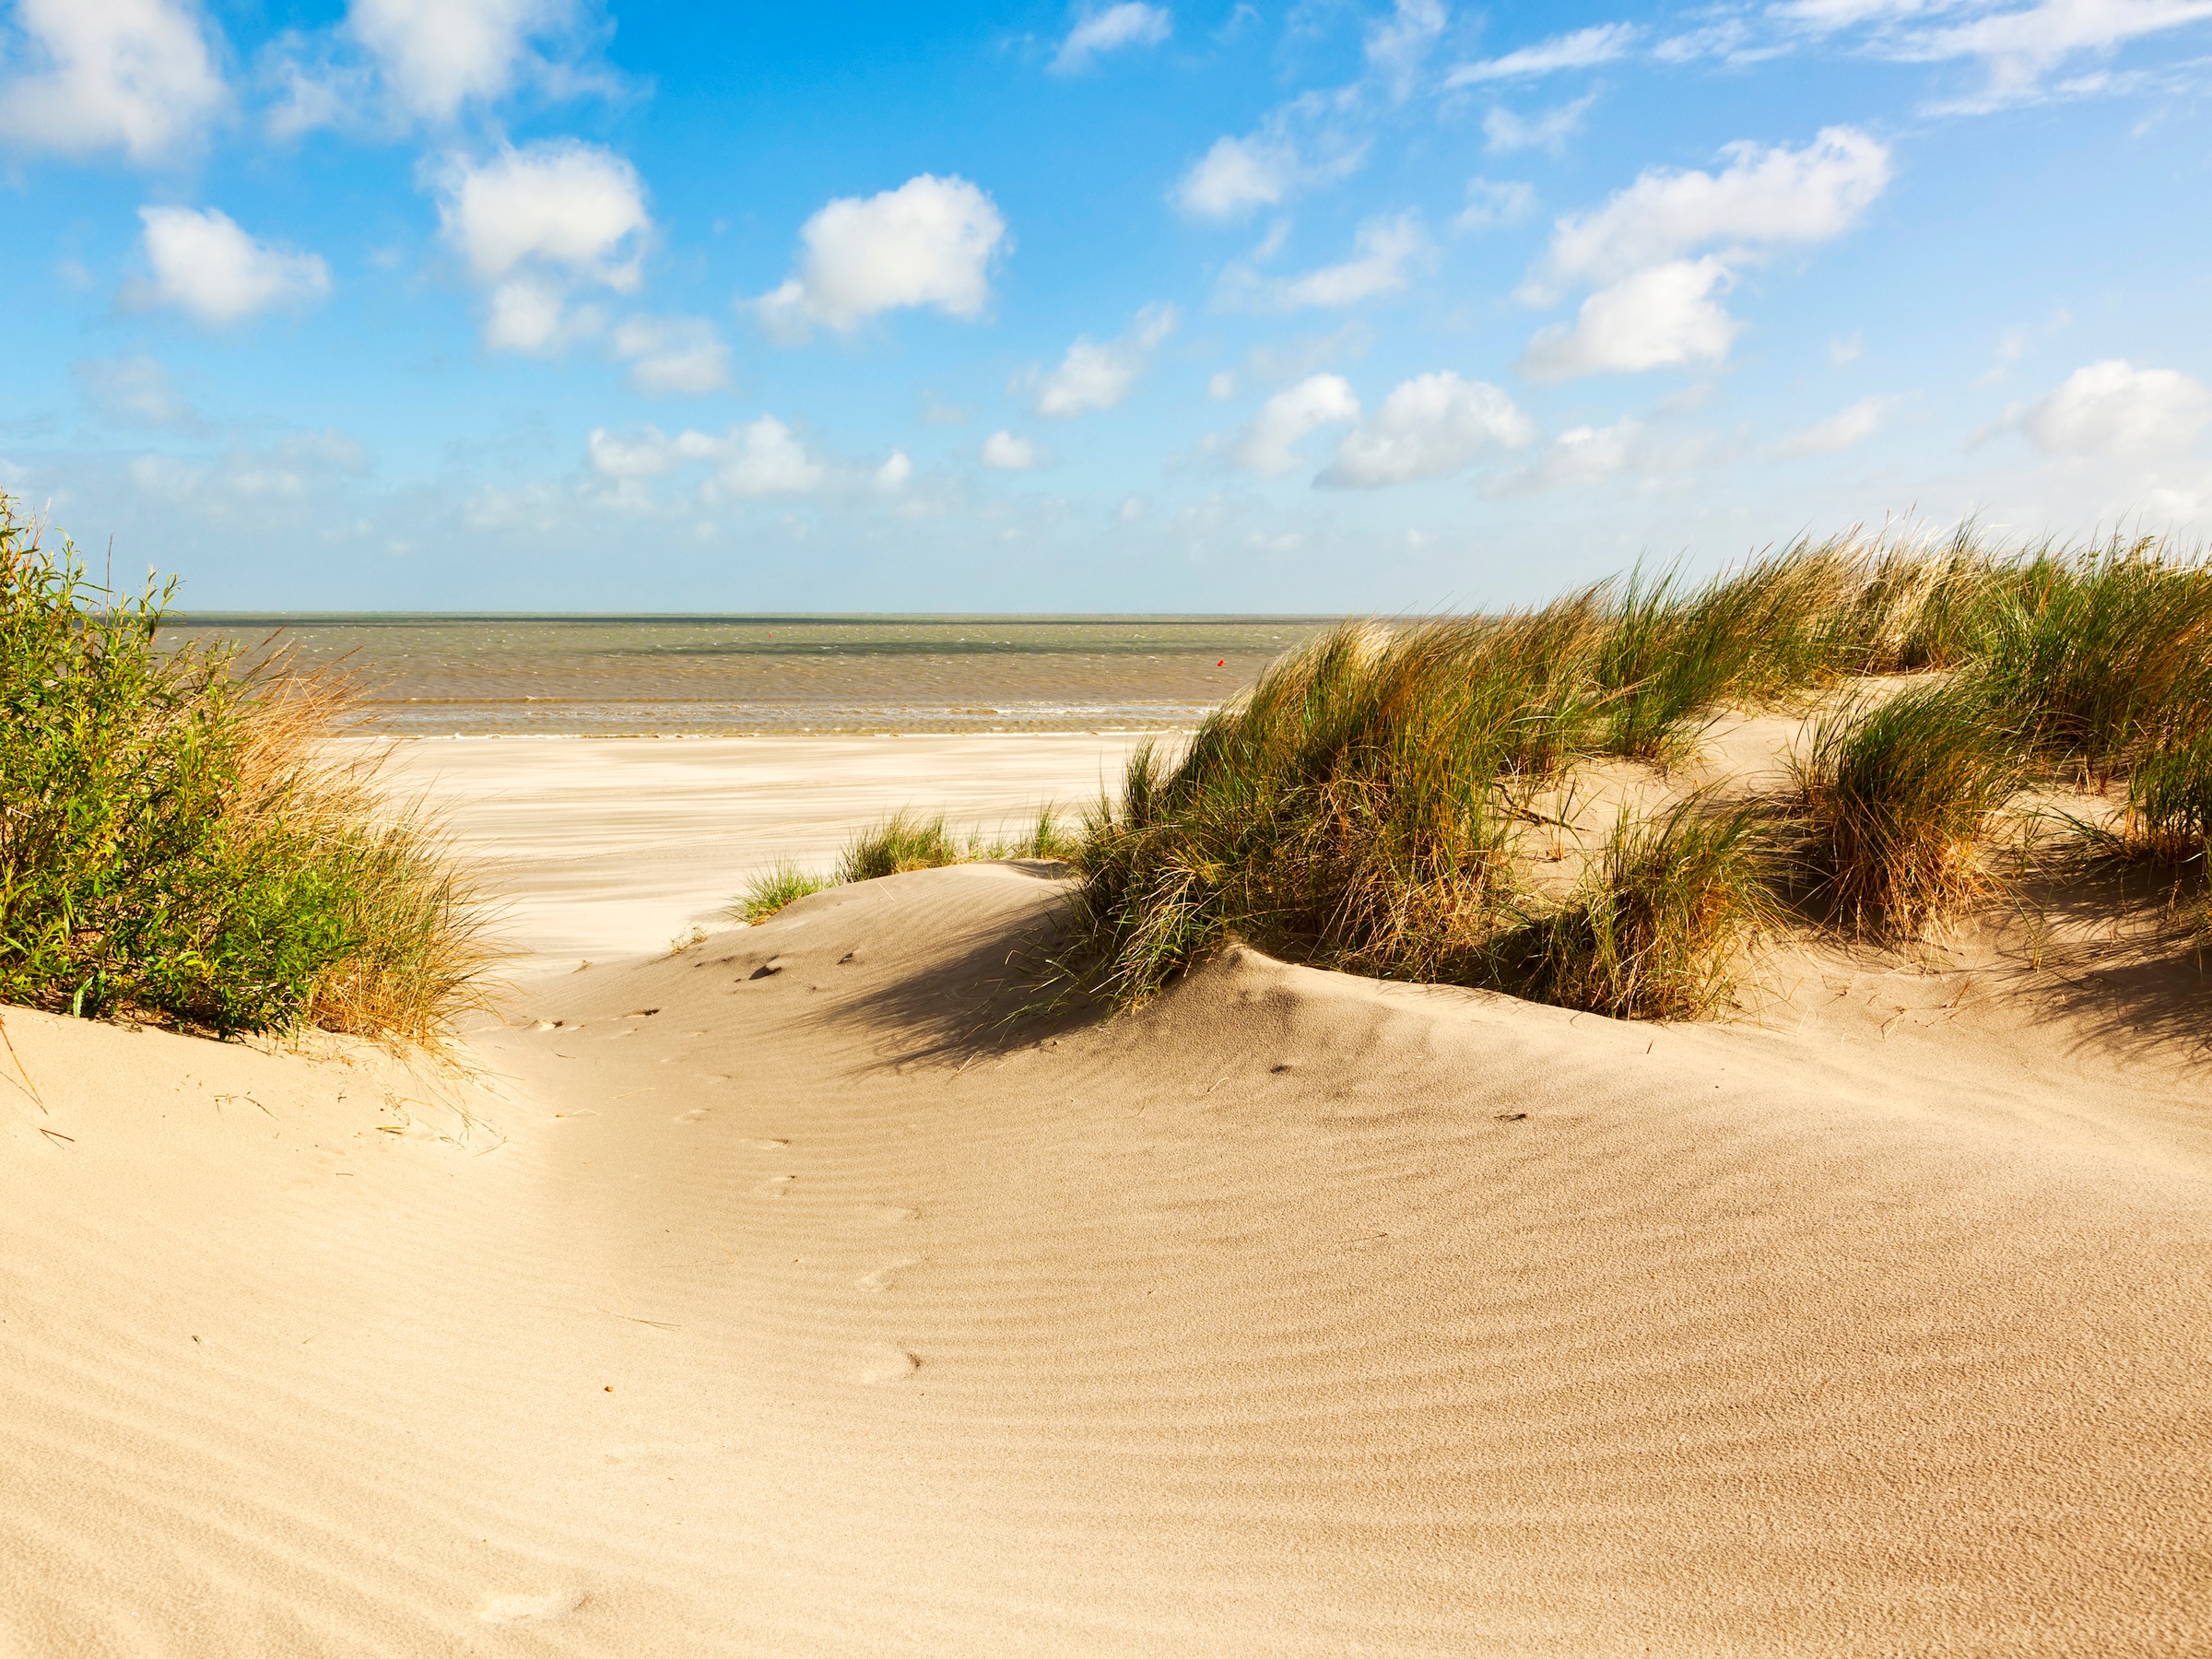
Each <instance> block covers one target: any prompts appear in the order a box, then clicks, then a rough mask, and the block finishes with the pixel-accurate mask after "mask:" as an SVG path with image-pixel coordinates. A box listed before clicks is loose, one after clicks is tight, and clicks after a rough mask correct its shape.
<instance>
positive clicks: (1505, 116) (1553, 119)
mask: <svg viewBox="0 0 2212 1659" xmlns="http://www.w3.org/2000/svg"><path fill="white" fill-rule="evenodd" d="M1596 101H1597V94H1595V93H1594V92H1593V93H1590V94H1588V95H1586V96H1584V97H1582V98H1578V99H1576V100H1574V101H1573V102H1572V103H1565V104H1561V105H1559V108H1558V109H1556V110H1546V111H1545V112H1543V113H1541V114H1538V115H1527V116H1523V115H1516V114H1514V113H1513V112H1512V111H1511V110H1508V109H1504V108H1502V107H1500V108H1497V109H1493V110H1491V111H1490V112H1488V114H1486V115H1484V116H1483V118H1482V147H1483V148H1485V149H1487V150H1488V151H1489V152H1490V154H1492V155H1493V156H1510V155H1512V154H1513V153H1515V152H1516V151H1519V150H1532V149H1540V150H1542V151H1544V152H1545V153H1546V154H1547V155H1552V156H1556V155H1559V153H1560V152H1561V151H1563V150H1564V149H1566V147H1567V140H1568V139H1570V138H1571V137H1573V136H1574V135H1576V134H1577V133H1579V132H1581V131H1582V130H1583V116H1585V115H1587V114H1589V113H1590V106H1591V105H1592V104H1594V103H1595V102H1596Z"/></svg>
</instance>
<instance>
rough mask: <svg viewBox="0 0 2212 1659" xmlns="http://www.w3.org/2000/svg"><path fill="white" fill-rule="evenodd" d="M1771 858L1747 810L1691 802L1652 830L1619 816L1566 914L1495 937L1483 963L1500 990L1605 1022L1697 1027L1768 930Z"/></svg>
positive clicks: (1547, 913) (1537, 916)
mask: <svg viewBox="0 0 2212 1659" xmlns="http://www.w3.org/2000/svg"><path fill="white" fill-rule="evenodd" d="M1771 863H1772V854H1771V850H1770V849H1769V847H1768V845H1767V843H1766V841H1765V840H1764V838H1763V835H1762V826H1761V823H1760V819H1759V814H1758V813H1757V812H1756V810H1754V809H1752V808H1747V807H1741V806H1739V807H1736V808H1734V809H1730V810H1726V811H1719V810H1715V809H1714V806H1713V804H1712V799H1711V797H1710V796H1709V795H1707V794H1703V793H1700V794H1694V795H1691V796H1690V797H1688V799H1686V800H1684V801H1682V802H1680V803H1678V804H1677V805H1676V806H1674V807H1673V808H1671V809H1670V810H1669V811H1668V812H1666V813H1665V815H1664V816H1662V817H1660V818H1651V819H1639V818H1631V817H1630V815H1629V814H1628V813H1627V812H1626V811H1625V810H1624V811H1623V813H1622V814H1621V816H1620V818H1619V819H1618V821H1617V822H1616V823H1615V825H1614V828H1613V831H1612V833H1611V835H1610V836H1609V837H1608V838H1607V841H1606V847H1605V850H1604V852H1603V853H1602V854H1601V855H1600V856H1599V857H1598V858H1597V859H1595V860H1594V861H1593V864H1592V866H1591V868H1590V869H1589V871H1588V872H1587V873H1586V874H1585V875H1584V876H1583V879H1582V881H1581V883H1580V884H1578V886H1577V888H1576V890H1575V891H1574V892H1573V893H1572V894H1571V895H1570V896H1569V898H1568V899H1567V900H1566V901H1565V902H1563V903H1561V904H1559V905H1556V906H1553V907H1550V908H1548V909H1546V910H1542V911H1538V912H1533V913H1530V914H1528V915H1526V916H1524V918H1523V919H1522V920H1521V921H1519V922H1518V923H1517V924H1514V925H1512V926H1509V927H1506V928H1503V929H1501V930H1500V933H1499V934H1498V935H1496V937H1495V938H1493V939H1492V941H1491V942H1490V943H1489V945H1488V947H1487V948H1486V950H1485V952H1484V959H1485V963H1486V968H1485V973H1484V977H1485V979H1486V980H1487V982H1488V983H1490V984H1492V985H1494V986H1496V987H1497V988H1498V989H1500V990H1505V991H1510V992H1512V993H1513V994H1516V995H1519V996H1524V997H1527V998H1529V999H1531V1000H1532V1001H1535V1002H1543V1003H1550V1004H1553V1005H1555V1006H1559V1007H1565V1008H1583V1009H1587V1010H1589V1011H1590V1012H1592V1013H1596V1014H1604V1015H1606V1016H1609V1017H1610V1018H1615V1019H1702V1018H1707V1017H1709V1016H1710V1015H1712V1013H1714V1012H1715V1011H1716V1010H1718V1009H1719V1008H1721V1007H1722V1006H1725V1005H1726V1004H1727V1003H1728V1002H1729V1000H1730V999H1731V997H1732V996H1733V994H1734V992H1735V979H1734V971H1735V964H1736V963H1737V962H1738V961H1739V960H1740V959H1741V958H1742V957H1743V955H1744V953H1745V952H1746V951H1747V950H1748V949H1749V948H1750V947H1751V946H1752V945H1753V944H1754V943H1755V942H1756V941H1757V940H1758V939H1759V937H1760V936H1761V935H1765V934H1766V933H1768V932H1770V931H1771V930H1772V928H1773V927H1774V926H1775V924H1776V919H1777V914H1778V912H1777V910H1776V906H1775V903H1774V900H1773V897H1772V883H1771Z"/></svg>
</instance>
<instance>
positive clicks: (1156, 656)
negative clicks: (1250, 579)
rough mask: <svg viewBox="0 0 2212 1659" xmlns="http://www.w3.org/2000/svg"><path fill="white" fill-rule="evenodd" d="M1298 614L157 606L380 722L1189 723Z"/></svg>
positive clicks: (478, 725)
mask: <svg viewBox="0 0 2212 1659" xmlns="http://www.w3.org/2000/svg"><path fill="white" fill-rule="evenodd" d="M1330 620H1331V619H1330V618H1315V617H913V616H890V617H857V616H855V617H618V616H605V617H512V616H482V617H467V616H334V615H315V616H277V615H240V614H229V615H217V614H212V613H210V614H199V615H187V616H182V617H177V618H171V622H170V623H169V624H168V625H167V626H166V627H165V628H164V629H163V637H164V638H165V639H166V640H167V641H170V642H171V643H176V644H182V643H185V642H190V641H199V642H210V641H226V642H229V643H233V644H236V645H238V646H240V647H241V648H244V649H246V650H248V651H251V652H259V651H262V650H265V649H268V648H270V647H271V646H272V644H273V645H274V646H276V647H277V648H283V649H288V650H290V651H291V652H292V653H295V656H296V658H297V660H298V661H299V662H300V664H301V665H311V666H320V665H329V664H343V665H345V666H346V667H347V669H348V670H350V671H352V672H354V673H355V674H357V675H359V677H360V679H361V681H362V683H363V685H364V687H365V688H366V689H367V693H368V696H367V700H366V703H365V706H364V712H365V715H366V721H365V724H364V726H363V728H362V729H363V730H365V731H368V732H371V733H380V734H384V735H394V736H503V735H542V736H571V735H589V736H618V735H653V736H671V735H746V734H767V733H801V732H814V733H834V732H994V731H1004V732H1088V731H1146V730H1162V729H1171V728H1176V727H1182V726H1188V725H1190V724H1194V722H1196V721H1197V720H1198V719H1200V718H1201V717H1202V716H1203V715H1204V714H1205V713H1206V711H1207V710H1209V709H1211V708H1213V707H1215V706H1216V705H1217V704H1218V703H1219V702H1220V701H1221V700H1223V699H1224V698H1227V697H1229V696H1230V695H1232V694H1233V693H1235V692H1236V691H1238V690H1239V689H1241V688H1242V687H1244V686H1246V685H1248V684H1250V683H1251V681H1252V680H1253V677H1255V676H1256V675H1257V674H1258V673H1259V671H1260V670H1261V669H1262V668H1263V667H1265V665H1267V663H1268V662H1269V661H1270V660H1272V659H1273V658H1274V657H1275V656H1277V654H1279V653H1282V652H1284V651H1286V650H1288V649H1289V648H1290V647H1291V646H1294V645H1296V644H1298V643H1299V642H1300V641H1302V640H1305V639H1307V638H1308V637H1310V636H1311V635H1312V634H1313V633H1314V632H1316V631H1317V630H1318V629H1322V628H1324V627H1326V626H1327V625H1328V623H1329V621H1330Z"/></svg>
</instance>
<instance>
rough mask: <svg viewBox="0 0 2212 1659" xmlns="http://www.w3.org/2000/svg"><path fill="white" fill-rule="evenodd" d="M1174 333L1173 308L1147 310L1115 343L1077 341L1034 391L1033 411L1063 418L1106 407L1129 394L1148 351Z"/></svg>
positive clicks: (1167, 306)
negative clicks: (1035, 409)
mask: <svg viewBox="0 0 2212 1659" xmlns="http://www.w3.org/2000/svg"><path fill="white" fill-rule="evenodd" d="M1174 331H1175V308H1174V307H1173V306H1171V305H1148V306H1147V307H1146V308H1145V309H1144V310H1143V311H1141V312H1137V314H1136V321H1135V323H1133V324H1130V327H1129V331H1128V333H1126V334H1124V335H1122V337H1121V338H1120V339H1118V340H1109V341H1107V342H1106V343H1105V344H1103V345H1100V343H1099V342H1098V341H1096V340H1092V339H1089V338H1088V337H1085V338H1082V339H1078V340H1077V342H1076V343H1075V344H1074V345H1073V346H1070V347H1068V348H1067V355H1066V356H1065V357H1064V358H1062V359H1060V366H1059V367H1058V368H1057V369H1055V370H1053V371H1052V373H1050V374H1048V375H1046V376H1045V377H1044V381H1043V383H1042V384H1041V385H1040V386H1039V387H1038V389H1037V412H1038V413H1039V414H1040V415H1056V416H1069V415H1080V414H1082V413H1083V412H1084V411H1086V410H1088V409H1111V408H1112V407H1113V406H1115V405H1117V404H1119V403H1120V402H1121V401H1122V400H1123V399H1124V398H1125V397H1127V396H1128V395H1129V391H1130V388H1131V387H1133V386H1135V384H1136V379H1137V376H1138V375H1140V374H1142V373H1143V372H1144V371H1145V366H1146V364H1147V362H1148V361H1150V359H1151V355H1152V353H1153V351H1154V350H1155V349H1157V348H1158V347H1159V344H1160V343H1161V342H1162V341H1163V340H1165V339H1166V338H1167V337H1168V335H1171V334H1172V333H1173V332H1174Z"/></svg>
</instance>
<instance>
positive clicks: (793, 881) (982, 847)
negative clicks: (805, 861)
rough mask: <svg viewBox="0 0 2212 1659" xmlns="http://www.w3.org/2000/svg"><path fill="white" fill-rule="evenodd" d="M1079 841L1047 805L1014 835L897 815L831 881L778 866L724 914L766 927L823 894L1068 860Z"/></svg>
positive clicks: (846, 854)
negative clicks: (947, 872)
mask: <svg viewBox="0 0 2212 1659" xmlns="http://www.w3.org/2000/svg"><path fill="white" fill-rule="evenodd" d="M1075 849H1076V842H1075V841H1074V839H1073V837H1072V836H1071V835H1070V834H1069V832H1068V831H1067V830H1065V829H1064V828H1063V827H1062V826H1061V824H1060V823H1059V821H1058V820H1057V819H1056V818H1054V817H1053V808H1052V806H1051V805H1050V803H1047V804H1046V805H1045V806H1043V807H1042V808H1041V809H1040V810H1039V812H1038V814H1037V821H1036V822H1035V823H1034V824H1032V825H1030V827H1029V828H1028V829H1027V830H1024V831H1022V832H1021V833H1019V834H1017V835H1007V834H1006V833H1004V832H1003V831H1002V832H1000V833H998V834H995V835H986V834H985V833H983V831H982V830H970V831H969V832H968V833H967V834H965V835H962V834H959V833H957V832H956V831H955V830H953V829H952V828H951V826H950V825H949V824H948V823H947V820H946V818H945V816H944V815H943V814H942V813H939V814H936V815H935V816H934V817H924V816H923V815H921V814H920V813H916V812H912V811H909V810H903V809H902V810H900V811H898V812H894V813H892V814H891V815H890V816H889V817H888V818H884V819H882V820H881V821H879V822H877V823H875V824H871V825H870V826H869V827H868V828H867V829H865V830H860V831H858V832H856V833H855V834H854V835H853V836H852V837H851V838H850V839H849V840H848V841H846V842H845V846H844V850H843V851H842V852H841V853H839V855H838V860H837V865H836V868H835V869H834V870H832V871H830V872H829V873H828V874H822V873H818V872H816V871H811V870H806V869H803V868H801V867H800V866H799V865H796V864H794V863H793V862H792V861H791V860H789V859H778V860H777V861H776V862H775V863H774V864H773V865H770V866H769V867H768V868H767V869H765V870H763V871H761V872H760V873H759V875H757V876H755V877H753V878H752V880H751V881H749V882H747V884H746V888H745V890H744V891H743V892H741V893H739V894H738V896H737V897H736V898H735V900H732V901H731V903H730V906H729V908H728V909H727V911H725V912H724V914H726V915H727V916H728V917H729V918H730V919H731V920H732V921H734V922H746V923H752V922H765V921H767V920H768V919H769V917H771V916H772V915H774V914H775V913H776V912H778V911H781V910H782V908H783V907H784V906H785V905H787V904H790V903H792V902H793V901H794V900H800V899H804V898H806V895H807V894H809V893H818V892H820V891H822V889H823V888H831V887H840V886H842V885H844V884H845V883H847V882H853V881H873V880H875V879H877V877H883V876H903V875H905V874H906V873H907V872H908V871H910V870H936V869H942V868H944V867H945V866H946V865H956V864H980V863H985V862H988V861H990V860H993V859H1001V858H1043V859H1053V860H1063V861H1064V860H1065V859H1068V858H1070V857H1072V856H1073V854H1074V853H1075Z"/></svg>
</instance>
